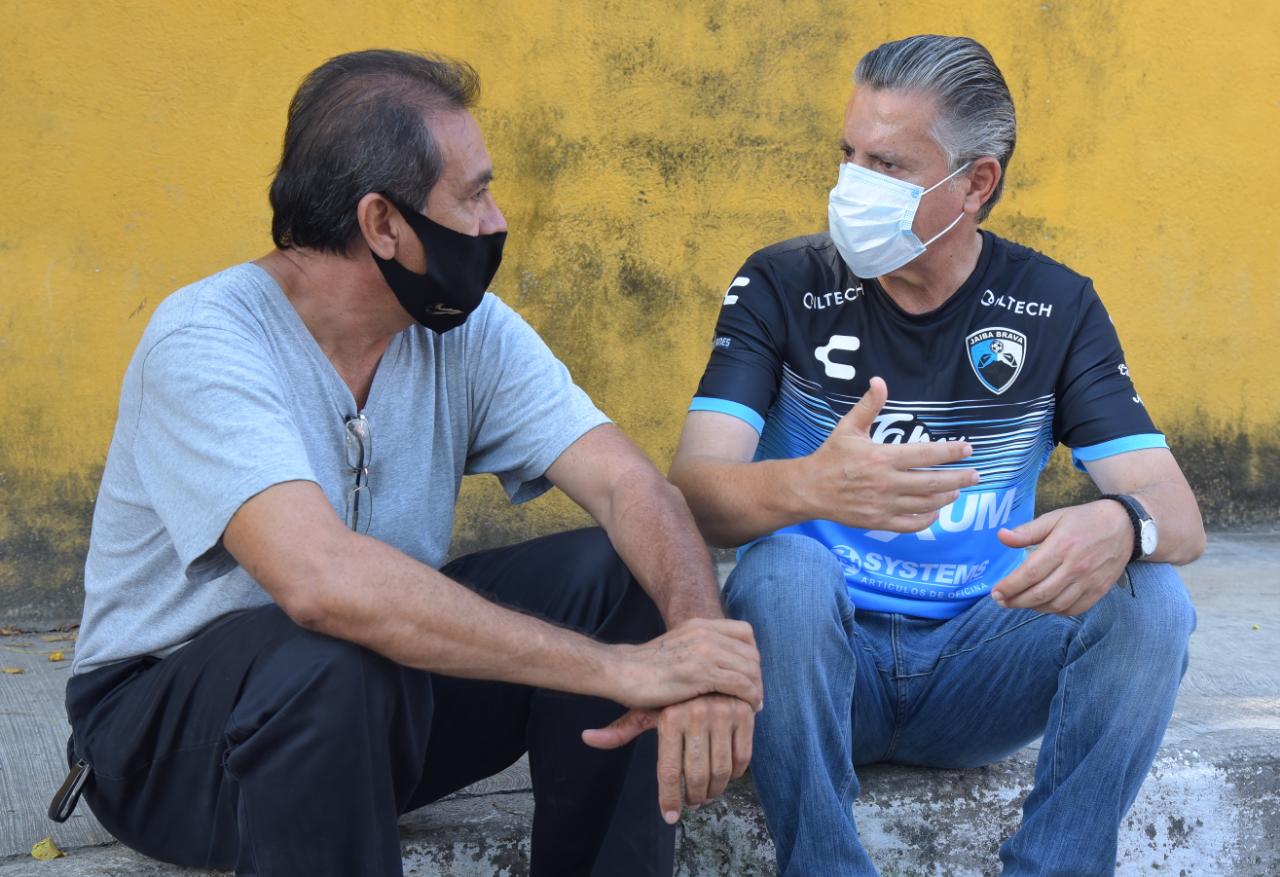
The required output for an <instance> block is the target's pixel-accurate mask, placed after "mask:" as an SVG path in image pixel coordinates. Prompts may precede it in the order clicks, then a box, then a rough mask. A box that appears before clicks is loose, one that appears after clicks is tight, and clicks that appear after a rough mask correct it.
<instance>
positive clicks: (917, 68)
mask: <svg viewBox="0 0 1280 877" xmlns="http://www.w3.org/2000/svg"><path fill="white" fill-rule="evenodd" d="M853 81H854V84H855V85H865V86H869V87H870V88H884V89H896V90H902V91H916V92H920V93H922V94H929V95H933V96H934V97H935V98H936V99H937V102H938V115H937V118H936V119H935V121H934V130H933V138H934V139H935V140H936V141H938V145H939V146H941V147H942V150H943V151H944V152H945V153H946V154H947V162H948V164H949V165H950V169H951V170H953V171H954V170H958V169H959V168H960V167H961V166H962V165H964V164H965V163H966V162H970V161H973V160H974V159H975V158H981V157H983V156H986V155H990V156H992V157H994V158H995V159H996V160H997V161H999V162H1000V171H1001V174H1000V182H998V183H997V184H996V187H995V190H994V191H993V192H992V193H991V197H990V198H989V199H988V200H987V203H986V204H983V205H982V209H980V210H979V211H978V221H979V222H981V221H982V220H984V219H986V218H987V214H989V213H990V212H991V208H992V207H994V206H996V202H997V201H999V200H1000V195H1001V194H1002V193H1003V192H1004V181H1005V174H1006V173H1007V172H1008V170H1009V159H1011V158H1013V147H1014V144H1015V143H1016V141H1017V133H1018V124H1017V119H1016V118H1015V116H1014V112H1013V97H1012V96H1011V95H1010V94H1009V86H1008V85H1006V84H1005V81H1004V76H1002V75H1001V73H1000V68H999V67H997V66H996V62H995V60H994V59H992V57H991V53H990V52H988V51H987V50H986V49H985V48H983V46H982V45H981V44H980V43H978V42H977V41H975V40H971V39H969V38H968V37H942V36H935V35H934V34H922V35H920V36H915V37H907V38H906V39H904V40H896V41H894V42H891V43H885V44H884V45H882V46H879V47H877V48H875V49H872V50H871V51H870V52H868V53H867V54H866V55H865V56H863V58H862V60H861V61H859V62H858V67H857V69H856V70H854V71H853Z"/></svg>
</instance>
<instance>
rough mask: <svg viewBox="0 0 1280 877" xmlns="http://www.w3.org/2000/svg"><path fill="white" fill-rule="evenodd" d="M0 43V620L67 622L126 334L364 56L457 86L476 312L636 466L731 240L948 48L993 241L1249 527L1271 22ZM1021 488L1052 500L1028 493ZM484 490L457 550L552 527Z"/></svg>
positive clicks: (1266, 358)
mask: <svg viewBox="0 0 1280 877" xmlns="http://www.w3.org/2000/svg"><path fill="white" fill-rule="evenodd" d="M0 20H2V21H3V22H4V26H3V33H0V119H2V120H3V123H2V124H3V129H2V130H3V136H0V198H3V204H4V210H3V212H2V214H0V283H2V284H3V298H2V299H0V412H3V416H4V418H5V420H6V423H5V428H4V430H3V433H2V435H3V438H0V485H3V487H4V489H5V494H4V499H3V502H2V503H0V621H3V620H4V618H5V613H6V611H7V612H8V615H9V617H17V616H20V615H23V614H24V613H27V614H29V613H30V612H32V611H35V612H37V613H38V612H40V611H43V610H41V607H45V610H47V611H48V612H53V613H54V614H56V613H57V612H58V611H64V610H65V612H64V614H74V611H73V608H74V601H75V589H74V587H70V586H71V585H74V583H75V579H76V576H77V575H78V573H79V566H80V563H81V561H82V557H83V546H84V538H85V535H86V530H87V522H88V513H89V509H90V507H91V501H92V497H93V493H94V490H95V488H96V478H97V475H98V472H99V469H100V466H101V463H102V461H103V458H104V455H105V451H106V447H107V442H108V439H109V437H110V431H111V428H112V424H113V419H114V416H115V406H116V398H117V392H118V387H119V383H120V378H121V375H122V374H123V371H124V368H125V365H126V363H127V361H128V357H129V355H130V352H131V350H132V348H133V345H134V344H135V343H136V340H137V338H138V336H139V335H140V334H141V332H142V329H143V326H144V324H145V322H146V320H147V318H148V316H149V315H150V313H151V311H152V310H153V309H154V308H155V306H156V305H157V304H158V303H159V301H160V300H161V299H162V298H163V297H164V296H165V295H166V294H167V293H168V292H170V291H172V290H173V289H175V288H177V287H178V286H180V285H182V284H185V283H187V282H189V281H191V280H194V279H196V278H198V277H201V276H203V275H206V274H208V273H211V272H213V271H215V270H217V269H219V268H221V267H223V266H225V265H227V264H229V263H231V262H234V261H239V260H243V259H247V258H252V257H255V256H257V255H259V254H261V253H262V252H264V251H265V250H266V249H267V247H268V246H269V235H268V227H269V214H268V210H267V201H266V197H265V191H266V187H267V184H268V182H269V179H270V173H271V170H272V167H273V165H274V162H275V160H276V158H277V150H278V148H279V143H280V138H281V133H282V130H283V124H284V116H285V107H286V105H287V102H288V100H289V98H290V96H291V94H292V92H293V90H294V88H295V87H296V86H297V84H298V82H299V80H300V79H301V77H302V76H303V75H304V74H305V73H306V72H307V71H309V70H310V69H312V68H313V67H315V66H316V65H317V64H318V63H319V62H320V61H322V60H324V59H325V58H327V57H329V56H331V55H334V54H337V53H340V52H343V51H348V50H352V49H358V48H365V47H369V46H389V47H397V48H427V49H433V50H437V51H442V52H445V53H448V54H453V55H457V56H460V57H463V58H466V59H468V60H470V61H471V62H472V63H473V64H475V66H476V67H477V68H478V69H479V71H480V73H481V75H482V77H483V80H484V99H483V108H482V110H481V112H480V114H479V115H480V119H481V123H482V125H483V126H484V128H485V131H486V134H487V137H488V141H489V146H490V149H491V151H492V153H493V156H494V158H495V161H496V163H497V170H498V175H499V178H498V182H497V184H496V187H495V188H496V192H497V195H498V197H499V199H500V200H501V203H502V204H503V206H504V208H505V210H506V212H507V215H508V218H509V220H510V225H511V231H512V234H511V239H510V241H509V244H508V250H507V252H508V256H507V259H506V261H505V262H504V265H503V268H502V270H501V271H500V273H499V275H498V277H497V280H496V282H495V288H496V289H497V290H498V291H499V292H500V293H501V294H502V295H503V296H504V297H505V298H506V299H507V300H508V301H509V302H510V303H511V304H513V305H514V306H515V307H516V308H517V309H518V310H520V311H521V312H522V313H524V314H525V316H526V317H527V318H529V319H530V320H531V321H532V323H533V324H534V325H535V326H536V327H537V328H538V329H539V330H540V331H541V332H542V333H543V335H544V336H545V337H546V338H547V339H548V341H549V342H550V343H551V345H552V347H553V348H554V349H555V350H557V351H558V352H559V353H560V354H561V355H562V356H563V357H564V358H565V359H566V360H567V361H568V363H569V364H570V366H571V368H572V369H573V371H574V374H575V375H576V377H577V378H578V380H579V381H580V383H582V384H583V385H584V386H585V387H586V388H587V389H588V391H589V392H591V393H592V394H593V395H594V396H595V398H596V399H597V401H598V402H599V403H600V404H601V405H602V406H603V407H604V408H605V409H606V410H607V411H608V412H609V413H611V414H612V415H613V416H614V417H615V418H616V419H617V420H618V421H619V422H620V423H621V424H622V425H623V427H624V428H625V429H626V430H627V431H628V432H630V433H631V434H632V435H634V436H635V437H636V438H637V439H638V440H639V441H640V442H641V443H642V444H643V445H644V446H645V447H646V448H647V449H648V451H649V452H650V453H651V454H652V455H653V456H654V457H655V459H657V461H658V462H659V463H660V464H663V465H665V463H666V462H667V461H668V460H669V458H670V455H671V453H672V451H673V449H674V446H675V441H676V438H677V435H678V431H679V425H680V422H681V419H682V415H683V410H684V405H685V403H686V401H687V399H688V397H689V395H690V394H691V392H692V390H693V388H694V386H695V384H696V381H697V378H698V376H699V374H700V373H701V369H702V366H703V364H704V361H705V357H706V354H707V351H708V344H709V339H710V333H711V328H712V324H713V322H714V318H715V313H716V310H717V306H718V303H719V300H720V294H721V292H722V289H723V287H724V285H725V284H726V282H727V281H728V280H729V279H730V278H732V276H733V274H734V271H735V269H736V268H737V266H738V265H739V263H740V262H741V261H742V260H743V258H745V256H746V255H748V254H749V253H750V252H751V251H752V250H754V249H756V248H757V247H759V246H762V245H764V244H766V243H769V242H771V241H774V240H777V239H780V238H783V237H787V236H791V235H794V234H798V233H804V232H808V231H812V230H817V229H820V228H822V227H823V226H824V224H825V194H826V191H827V189H828V188H829V187H830V185H831V183H832V181H833V179H834V176H835V169H836V162H837V160H838V153H837V149H836V143H837V138H838V124H839V118H840V111H841V108H842V105H843V102H844V100H845V98H846V96H847V91H848V86H849V72H850V70H851V69H852V67H853V65H854V63H855V62H856V61H857V59H858V57H859V56H860V55H861V54H862V53H863V52H864V51H865V50H867V49H868V48H870V47H872V46H874V45H876V44H878V43H880V42H882V41H884V40H886V39H890V38H895V37H900V36H905V35H908V34H911V33H917V32H925V31H930V32H941V33H967V34H970V35H972V36H974V37H976V38H978V39H979V40H981V41H982V42H984V43H985V44H986V45H987V46H988V47H989V48H990V49H991V51H992V52H993V54H994V55H995V57H996V60H997V62H998V63H999V64H1000V65H1001V66H1002V68H1003V70H1004V72H1005V75H1006V77H1007V78H1008V80H1009V82H1010V86H1011V88H1012V90H1013V94H1014V99H1015V101H1016V103H1017V108H1018V113H1019V122H1020V133H1019V143H1018V150H1017V154H1016V156H1015V158H1014V163H1013V166H1012V168H1011V173H1010V178H1009V183H1008V193H1007V196H1006V201H1005V202H1004V203H1003V204H1001V205H1000V206H999V207H998V208H997V210H996V212H995V214H994V215H993V216H992V219H991V221H990V223H989V224H990V227H991V228H993V229H994V230H996V231H998V232H1000V233H1003V234H1006V235H1008V236H1011V237H1014V238H1016V239H1019V240H1021V241H1022V242H1024V243H1027V244H1030V245H1032V246H1035V247H1037V248H1039V249H1042V250H1045V251H1046V252H1048V253H1049V254H1050V255H1053V256H1054V257H1056V258H1058V259H1060V260H1062V261H1064V262H1066V263H1067V264H1069V265H1072V266H1073V267H1075V268H1077V269H1078V270H1080V271H1082V272H1084V273H1087V274H1090V275H1092V276H1093V277H1094V278H1095V279H1096V282H1097V286H1098V288H1099V290H1100V291H1101V293H1102V295H1103V298H1104V300H1105V301H1106V302H1107V304H1108V306H1109V308H1110V310H1111V313H1112V315H1113V318H1114V320H1115V322H1116V324H1117V326H1118V327H1119V328H1120V331H1121V336H1122V338H1123V339H1124V340H1125V342H1126V348H1127V354H1128V361H1129V364H1130V366H1131V368H1132V370H1133V374H1134V376H1135V379H1136V380H1137V382H1138V386H1139V388H1140V390H1141V392H1142V393H1143V395H1144V397H1145V398H1146V399H1147V401H1148V402H1149V405H1150V408H1151V409H1152V411H1153V413H1154V414H1155V416H1156V417H1157V419H1158V422H1159V423H1160V425H1161V426H1163V427H1164V428H1165V429H1166V430H1168V431H1169V432H1170V434H1171V436H1172V437H1173V438H1174V439H1175V441H1176V442H1177V443H1178V444H1177V447H1178V449H1179V450H1180V452H1181V456H1182V457H1183V458H1184V465H1185V466H1186V468H1187V469H1188V470H1189V471H1190V472H1191V474H1192V476H1193V480H1194V481H1195V482H1196V483H1197V485H1198V486H1199V487H1200V488H1201V490H1202V492H1203V493H1204V494H1206V496H1204V497H1202V498H1203V499H1205V501H1206V505H1207V506H1208V507H1209V508H1210V510H1211V512H1212V513H1213V516H1214V517H1215V519H1216V520H1220V521H1230V520H1236V519H1239V518H1241V517H1243V516H1248V515H1250V514H1255V515H1256V514H1259V513H1260V512H1258V510H1259V509H1264V513H1265V510H1267V509H1274V507H1275V503H1274V502H1273V500H1274V497H1275V496H1276V492H1277V489H1278V488H1280V465H1278V464H1277V463H1276V460H1277V456H1278V455H1277V454H1276V453H1275V451H1276V450H1277V448H1276V442H1275V439H1274V438H1273V437H1272V436H1273V435H1274V427H1275V426H1276V424H1277V423H1280V378H1278V377H1277V366H1278V365H1280V356H1278V355H1277V342H1276V340H1275V333H1276V329H1277V327H1278V326H1280V319H1278V318H1280V304H1278V302H1280V299H1278V298H1277V296H1276V295H1275V294H1274V291H1273V285H1274V283H1275V279H1276V278H1277V277H1280V245H1278V244H1277V235H1278V234H1280V230H1278V229H1277V223H1276V222H1275V221H1274V219H1273V217H1272V213H1271V211H1272V210H1274V206H1275V204H1276V202H1277V198H1278V197H1280V160H1277V146H1276V132H1277V131H1278V130H1280V51H1277V46H1280V6H1277V4H1274V3H1272V2H1268V0H1257V2H1218V3H1214V4H1188V3H1183V2H1168V3H1164V2H1160V3H1154V2H1153V3H1143V2H1129V3H1118V2H1113V0H1094V2H1048V3H1041V2H1007V0H1001V2H982V3H973V2H970V3H963V4H960V3H954V2H934V0H915V2H906V0H904V2H900V3H890V4H886V3H877V2H854V0H849V2H839V3H834V2H833V3H820V2H812V0H808V2H806V0H796V2H786V3H767V2H750V3H733V2H687V3H676V2H671V3H644V2H641V3H635V2H613V0H609V2H581V0H578V2H564V0H536V2H535V0H525V2H495V3H482V2H465V3H464V2H455V3H449V2H439V3H423V2H407V0H379V2H354V0H353V2H345V3H335V4H332V5H330V4H325V3H319V2H312V3H304V4H264V3H259V2H247V0H213V2H203V3H183V2H155V3H138V2H129V3H125V2H110V3H106V2H99V3H89V4H85V3H81V2H71V0H48V2H36V0H29V2H21V0H0ZM1057 474H1058V475H1060V474H1061V473H1060V472H1059V473H1057ZM1050 488H1051V490H1053V491H1056V492H1057V493H1056V494H1055V495H1062V496H1066V495H1068V494H1069V493H1070V492H1071V490H1072V488H1071V487H1070V486H1068V485H1066V484H1065V483H1063V482H1062V481H1061V479H1060V478H1058V477H1056V476H1055V477H1054V478H1052V479H1050ZM496 497H497V493H496V491H493V490H491V489H490V488H488V487H480V488H474V487H469V488H468V500H467V503H466V505H465V508H464V510H463V514H462V515H461V516H460V519H459V520H460V528H459V529H460V537H462V538H463V540H464V541H466V542H468V543H473V542H475V541H476V540H484V539H486V538H496V537H497V536H500V535H502V534H507V535H510V534H513V533H521V532H527V531H530V530H533V529H538V528H546V527H550V526H553V525H557V524H559V523H562V522H563V521H564V520H566V519H567V516H570V517H571V515H570V513H569V511H568V510H567V508H566V506H565V504H564V503H563V502H562V501H558V500H554V499H552V500H550V501H542V502H541V503H539V504H535V507H534V508H533V509H532V510H526V511H521V512H519V513H515V514H512V513H506V512H503V513H501V514H498V515H496V516H495V514H494V513H493V512H492V509H491V506H489V504H488V502H489V500H491V499H495V498H496ZM6 598H7V599H6ZM15 607H16V608H15ZM67 607H71V608H67Z"/></svg>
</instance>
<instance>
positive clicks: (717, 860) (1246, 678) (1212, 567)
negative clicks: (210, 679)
mask: <svg viewBox="0 0 1280 877" xmlns="http://www.w3.org/2000/svg"><path fill="white" fill-rule="evenodd" d="M1184 576H1185V578H1186V580H1187V584H1188V587H1189V588H1190V589H1191V593H1192V597H1193V598H1194V601H1195V604H1196V607H1197V611H1198V614H1199V627H1198V629H1197V631H1196V634H1195V636H1194V638H1193V640H1192V661H1191V669H1190V671H1189V672H1188V675H1187V679H1186V681H1185V682H1184V684H1183V687H1182V691H1181V695H1180V697H1179V700H1178V707H1177V710H1176V712H1175V714H1174V719H1173V723H1172V725H1171V726H1170V728H1169V732H1168V734H1167V735H1166V737H1165V741H1164V746H1163V747H1162V749H1161V751H1160V755H1159V757H1158V758H1157V761H1156V765H1155V768H1154V769H1153V771H1152V774H1151V776H1150V777H1149V778H1148V780H1147V783H1146V785H1145V786H1144V787H1143V790H1142V793H1141V795H1140V796H1139V798H1138V801H1137V803H1136V804H1135V805H1134V807H1133V810H1132V811H1131V812H1130V813H1129V816H1128V817H1127V819H1126V820H1125V825H1124V827H1123V829H1122V833H1121V843H1120V853H1119V863H1118V864H1119V867H1118V873H1119V874H1120V875H1122V877H1124V875H1139V874H1142V875H1148V874H1152V873H1156V874H1173V875H1185V877H1264V875H1272V877H1273V875H1276V874H1280V536H1278V535H1276V534H1270V535H1240V534H1232V535H1225V534H1222V535H1216V536H1214V537H1211V539H1210V543H1209V550H1208V552H1207V553H1206V555H1205V557H1204V558H1203V559H1202V560H1200V561H1199V562H1197V563H1196V564H1194V565H1193V566H1191V567H1189V568H1188V569H1186V570H1185V572H1184ZM72 647H74V642H69V641H48V640H46V639H45V637H44V636H42V635H40V634H31V635H22V636H3V637H0V667H20V668H22V669H23V670H24V672H23V673H21V674H19V675H4V674H0V875H3V877H63V875H95V877H98V875H102V877H105V875H126V874H128V875H146V877H161V875H177V874H198V873H204V872H193V871H184V870H183V869H178V868H172V867H169V866H165V865H161V864H159V863H155V862H151V861H149V860H146V859H144V858H142V857H141V856H138V855H136V854H134V853H132V852H130V851H128V850H126V849H123V848H122V847H120V846H119V845H118V844H114V843H111V842H110V838H109V836H108V835H106V833H105V832H104V831H103V830H102V829H101V827H100V826H98V825H97V823H96V821H95V820H94V819H93V818H92V816H91V815H90V814H89V812H88V808H87V807H86V806H85V805H84V804H83V803H82V804H81V806H80V808H79V809H78V810H77V813H76V815H75V816H74V817H73V818H72V819H71V820H70V821H69V822H67V823H66V824H65V825H61V826H59V825H56V824H54V823H52V822H49V821H48V820H46V819H45V818H44V810H45V808H46V806H47V805H48V801H49V798H50V796H51V794H52V792H53V791H54V789H55V788H56V787H57V785H58V783H59V782H60V781H61V778H62V775H63V773H64V769H63V765H64V764H65V761H64V760H63V756H62V752H63V746H64V744H65V739H66V723H65V719H64V716H63V710H62V686H63V684H64V683H65V679H66V674H67V673H68V672H69V670H68V669H67V668H68V666H69V660H64V661H60V662H57V661H50V660H49V653H50V652H52V651H54V650H63V651H65V652H66V653H67V655H66V657H67V658H68V659H69V657H70V650H71V648H72ZM1035 755H1036V752H1035V748H1034V747H1031V748H1028V749H1026V750H1024V751H1023V752H1021V753H1019V754H1017V755H1015V756H1014V757H1012V758H1010V759H1008V760H1006V761H1004V762H1002V763H1000V764H998V765H994V766H992V767H989V768H983V769H979V770H967V771H925V770H916V769H908V768H899V767H890V766H881V767H874V768H869V769H862V770H860V771H859V776H860V778H862V782H863V795H862V799H861V800H860V801H859V802H858V805H857V808H856V810H857V819H858V824H859V828H860V831H861V834H862V837H863V839H864V841H865V843H866V844H867V846H868V848H869V849H870V850H871V852H872V855H873V857H874V858H875V859H876V861H877V864H878V865H879V866H880V868H881V870H882V872H883V873H884V874H885V875H886V877H888V875H922V874H928V875H948V877H969V875H975V877H976V875H988V874H995V873H997V872H998V869H999V865H998V862H997V860H996V856H995V850H996V847H997V846H998V845H999V843H1000V841H1001V840H1002V839H1003V838H1004V837H1006V836H1007V835H1008V834H1009V833H1011V832H1012V831H1013V830H1014V829H1015V828H1016V826H1017V823H1018V818H1019V812H1020V811H1019V808H1020V805H1021V801H1022V798H1023V796H1024V795H1025V794H1026V792H1027V791H1028V790H1029V788H1030V782H1031V775H1032V766H1033V764H1034V760H1035ZM531 814H532V797H531V795H530V793H529V781H528V771H527V767H525V766H524V765H523V763H522V764H518V765H516V766H515V767H514V768H512V769H511V770H510V771H508V772H506V773H505V774H503V775H501V776H499V777H495V778H493V779H491V780H489V781H486V782H485V783H481V784H479V785H478V786H476V787H473V788H471V789H468V790H466V791H464V792H461V793H459V794H457V795H454V796H452V797H451V798H449V799H446V800H445V801H441V802H439V803H437V804H434V805H432V806H430V807H426V808H423V809H422V810H420V811H417V812H416V813H412V814H410V815H409V816H407V817H406V818H405V819H404V820H403V821H402V838H403V844H402V849H403V855H404V870H405V873H406V874H408V875H421V877H429V875H486V877H487V875H494V874H502V875H512V877H515V875H524V874H527V872H528V828H529V824H530V818H531ZM46 835H52V836H53V837H54V838H55V840H56V841H57V843H58V844H59V846H61V847H62V848H63V849H64V850H66V851H67V853H68V855H67V856H66V857H65V858H62V859H58V860H56V861H52V862H40V861H36V860H34V859H32V858H31V857H30V855H29V850H30V848H31V845H32V844H33V843H34V842H36V841H37V840H39V839H40V838H43V837H45V836H46ZM771 865H772V847H771V845H770V843H769V840H768V834H767V832H766V831H765V828H764V820H763V817H762V815H761V813H760V810H759V806H758V804H757V803H756V801H755V797H754V794H753V792H752V790H751V786H750V783H749V781H746V782H742V783H738V784H736V785H735V786H733V787H731V789H730V791H729V793H728V794H727V795H726V796H725V798H724V799H723V800H721V801H719V802H717V803H716V804H715V805H713V806H710V807H705V808H703V809H702V810H700V811H698V812H696V813H692V814H689V815H687V816H686V817H685V819H684V821H683V822H682V825H681V829H680V838H679V847H678V867H677V873H679V874H681V875H735V877H737V875H743V877H754V875H765V874H769V873H772V867H771Z"/></svg>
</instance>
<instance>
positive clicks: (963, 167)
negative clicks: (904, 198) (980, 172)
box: [920, 161, 973, 250]
mask: <svg viewBox="0 0 1280 877" xmlns="http://www.w3.org/2000/svg"><path fill="white" fill-rule="evenodd" d="M971 164H973V162H972V161H966V162H965V163H964V164H962V165H960V167H958V168H956V169H955V170H953V171H952V172H951V173H949V174H947V175H946V176H945V177H943V178H942V179H940V180H938V182H936V183H934V184H933V185H932V186H930V187H929V188H927V189H925V190H924V191H923V192H921V193H920V197H921V198H923V197H924V196H925V195H928V194H929V193H930V192H932V191H933V190H934V189H936V188H938V187H939V186H941V185H942V184H943V183H945V182H946V181H947V180H949V179H951V178H952V177H954V176H955V175H956V174H958V173H960V172H961V171H963V170H965V169H966V168H968V167H969V165H971ZM962 219H964V211H963V210H961V211H960V215H959V216H957V217H956V218H955V219H953V220H951V224H950V225H948V226H947V227H946V228H944V229H943V230H942V231H940V232H938V233H937V234H935V235H934V236H933V237H931V238H929V240H927V241H925V242H924V244H923V246H924V248H925V249H926V250H927V249H928V248H929V245H930V244H932V243H933V242H934V241H936V240H937V239H938V238H940V237H942V236H943V235H944V234H946V233H947V232H949V231H951V229H953V228H955V227H956V223H958V222H959V221H960V220H962Z"/></svg>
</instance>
